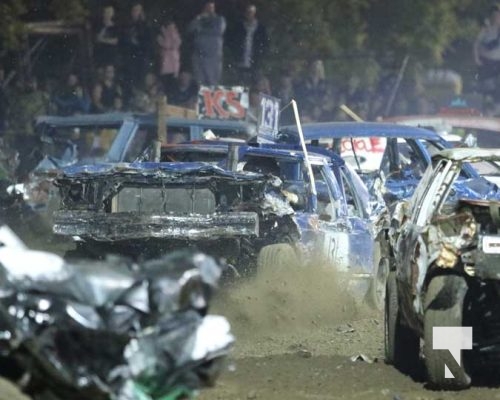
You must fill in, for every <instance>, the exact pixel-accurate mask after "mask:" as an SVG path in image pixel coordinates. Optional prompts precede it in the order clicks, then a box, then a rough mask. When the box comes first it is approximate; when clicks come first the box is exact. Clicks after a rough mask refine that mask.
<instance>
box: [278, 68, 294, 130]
mask: <svg viewBox="0 0 500 400" xmlns="http://www.w3.org/2000/svg"><path fill="white" fill-rule="evenodd" d="M294 96H295V93H294V91H293V79H292V77H291V76H290V75H289V74H287V73H285V74H283V75H281V77H280V79H279V83H278V89H277V92H276V97H278V98H279V99H280V101H281V108H282V109H283V108H284V107H286V108H284V109H283V111H282V112H281V113H280V123H281V124H283V125H289V124H292V123H293V122H294V121H295V117H294V115H293V110H292V108H291V107H287V105H289V104H290V102H291V101H292V99H293V98H294Z"/></svg>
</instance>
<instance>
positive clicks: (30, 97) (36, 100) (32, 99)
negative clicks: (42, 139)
mask: <svg viewBox="0 0 500 400" xmlns="http://www.w3.org/2000/svg"><path fill="white" fill-rule="evenodd" d="M10 100H11V102H10V107H9V132H10V134H12V135H15V136H32V135H34V133H35V131H34V121H35V118H36V117H38V116H40V115H44V114H48V113H49V111H50V101H49V95H48V94H47V93H46V92H45V91H43V90H40V89H39V88H38V81H37V80H36V79H35V78H30V79H28V80H27V81H26V82H24V83H23V82H20V84H19V85H18V87H17V90H16V91H15V93H13V95H12V96H11V99H10Z"/></svg>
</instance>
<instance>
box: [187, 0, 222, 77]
mask: <svg viewBox="0 0 500 400" xmlns="http://www.w3.org/2000/svg"><path fill="white" fill-rule="evenodd" d="M225 31H226V19H225V18H224V17H223V16H221V15H218V14H216V12H215V2H214V1H213V0H209V1H207V2H206V3H205V7H204V8H203V11H202V13H201V14H199V15H198V16H197V17H196V18H195V19H194V20H193V21H191V23H190V24H189V26H188V32H189V33H190V34H192V35H193V42H194V43H193V46H194V49H193V56H192V63H193V73H194V76H195V79H196V80H197V81H198V82H199V83H200V84H202V85H208V86H213V85H218V84H219V83H220V80H221V75H222V58H223V46H224V32H225Z"/></svg>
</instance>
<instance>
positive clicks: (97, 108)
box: [0, 0, 500, 135]
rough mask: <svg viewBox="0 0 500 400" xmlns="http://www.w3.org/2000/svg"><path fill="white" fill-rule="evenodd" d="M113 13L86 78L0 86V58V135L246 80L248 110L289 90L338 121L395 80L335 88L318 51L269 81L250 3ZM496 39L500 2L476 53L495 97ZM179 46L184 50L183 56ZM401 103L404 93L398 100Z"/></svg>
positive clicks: (374, 106) (97, 36)
mask: <svg viewBox="0 0 500 400" xmlns="http://www.w3.org/2000/svg"><path fill="white" fill-rule="evenodd" d="M119 11H125V14H126V15H127V18H126V20H125V21H124V22H122V23H117V22H116V21H115V15H116V12H117V10H116V9H115V8H114V6H112V5H104V6H103V7H102V8H101V10H100V13H99V15H98V16H97V18H96V19H95V21H94V22H93V23H92V59H93V80H92V82H91V83H90V84H89V82H85V84H84V82H82V77H81V76H79V74H78V72H70V73H69V74H67V75H66V76H65V77H63V78H62V79H60V82H56V84H51V85H48V84H43V85H40V84H39V82H37V80H36V79H35V78H30V79H23V80H21V79H20V80H18V82H17V83H15V84H10V85H9V87H8V88H6V87H5V86H6V85H3V82H4V78H5V76H4V75H5V71H4V70H3V69H2V67H1V65H0V134H1V133H4V132H6V131H7V132H8V131H10V132H20V131H22V132H24V133H25V134H28V135H29V134H31V133H32V132H33V126H32V121H33V118H34V117H35V116H37V115H41V114H57V115H61V116H69V115H76V114H85V113H105V112H120V111H134V112H154V111H155V109H156V104H157V99H158V96H159V95H166V96H167V99H168V103H169V104H173V105H178V106H182V107H189V108H194V107H196V103H197V99H198V92H199V87H200V85H211V86H213V85H238V86H246V87H249V89H250V96H249V110H248V115H249V117H250V118H255V117H256V115H257V114H258V107H259V93H265V94H268V95H273V96H275V97H278V98H279V99H280V100H281V104H282V106H283V107H284V106H286V105H287V104H289V103H290V100H291V99H292V98H297V99H300V109H301V114H302V115H303V120H305V121H324V120H332V119H338V118H340V117H342V114H341V113H339V112H338V106H339V105H340V104H342V103H344V102H346V103H348V104H349V105H351V106H352V107H355V108H356V109H357V111H358V113H360V114H361V115H363V116H364V117H367V118H372V119H373V118H375V117H376V116H377V115H380V114H381V113H383V109H384V107H385V103H384V100H383V99H387V98H388V97H389V91H390V89H391V88H392V85H393V81H392V82H389V84H386V85H385V89H384V85H381V86H380V87H376V88H373V87H371V88H370V87H362V85H359V83H356V79H355V77H353V79H352V80H349V82H346V83H345V85H344V86H343V87H342V88H339V87H334V85H333V84H332V82H331V81H330V80H329V79H328V78H327V76H326V74H325V65H324V63H323V61H322V60H320V59H316V60H311V61H310V62H309V63H308V64H307V65H306V66H305V67H303V68H301V69H299V70H300V72H299V73H296V72H295V70H296V69H294V68H291V65H290V64H289V63H288V62H287V63H286V65H285V64H284V65H283V71H282V73H281V74H278V75H277V78H276V80H275V81H273V82H271V80H270V78H269V76H267V75H266V71H268V68H266V61H267V60H268V57H267V56H268V55H269V51H270V42H271V39H272V38H270V37H269V35H268V30H267V29H266V26H265V25H264V24H263V23H262V22H261V21H260V20H259V18H258V9H257V7H256V6H255V5H254V4H251V3H250V4H248V5H247V6H246V7H245V8H244V10H242V13H241V15H240V16H234V15H232V16H231V17H232V18H229V16H228V19H227V20H226V17H224V16H223V15H220V14H219V13H218V10H217V9H216V5H215V2H214V0H207V1H204V2H203V3H202V4H201V7H200V12H199V14H198V15H197V16H196V17H194V18H193V19H192V20H191V21H190V22H189V23H188V24H187V25H185V26H184V27H183V28H184V29H182V30H181V32H182V33H181V32H180V30H179V29H178V27H177V25H176V21H174V20H173V19H170V18H166V19H163V20H159V21H158V20H157V19H155V18H151V17H150V18H148V15H147V10H145V9H144V7H143V4H142V3H141V2H140V1H136V2H133V3H131V4H130V8H129V9H128V10H119ZM153 21H155V22H156V25H158V26H154V24H153ZM499 38H500V9H499V8H497V7H495V8H493V9H492V10H491V14H490V17H489V18H488V20H487V23H486V24H485V26H484V28H483V29H482V30H481V33H480V34H479V36H478V38H477V40H476V43H475V46H474V58H475V62H476V63H477V65H478V71H479V78H478V81H479V82H480V85H481V90H482V91H483V92H484V93H485V94H487V95H488V96H491V97H492V99H493V100H494V101H495V102H497V103H499V104H500V90H499V89H498V88H500V85H499V84H498V83H497V82H496V81H497V80H498V77H499V76H500V40H499ZM186 49H187V50H188V52H189V57H186V56H183V55H184V54H185V53H186ZM418 101H419V100H418V99H417V100H416V103H418ZM401 104H404V101H400V102H398V105H397V106H400V105H401ZM422 107H423V108H424V109H425V105H424V106H422ZM422 107H420V108H422ZM413 108H415V109H417V108H419V107H413ZM292 117H293V116H292V113H291V110H290V109H287V110H285V111H284V112H283V113H282V122H284V123H288V122H292V121H293V118H292Z"/></svg>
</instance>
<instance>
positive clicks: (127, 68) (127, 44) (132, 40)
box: [121, 2, 153, 95]
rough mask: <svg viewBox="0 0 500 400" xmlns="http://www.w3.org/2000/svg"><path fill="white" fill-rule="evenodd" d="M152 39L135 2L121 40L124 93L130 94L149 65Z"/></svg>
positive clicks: (144, 18) (141, 8)
mask: <svg viewBox="0 0 500 400" xmlns="http://www.w3.org/2000/svg"><path fill="white" fill-rule="evenodd" d="M152 40H153V38H152V35H151V30H150V28H149V26H148V24H147V22H146V17H145V15H144V9H143V7H142V4H141V3H140V2H135V3H133V5H132V8H131V9H130V23H129V24H128V26H126V27H125V30H124V34H123V37H122V41H121V48H122V58H123V78H124V82H123V84H124V89H125V92H126V93H125V94H126V95H130V93H131V91H132V87H133V86H134V85H135V84H136V83H137V82H142V80H143V79H144V76H145V75H146V72H147V70H148V68H150V67H151V54H152V47H153V42H152Z"/></svg>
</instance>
